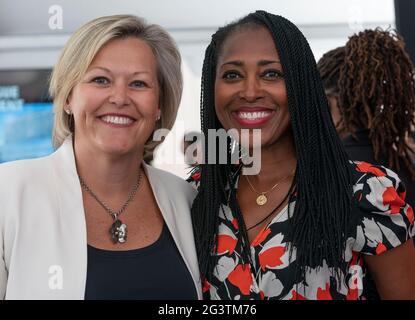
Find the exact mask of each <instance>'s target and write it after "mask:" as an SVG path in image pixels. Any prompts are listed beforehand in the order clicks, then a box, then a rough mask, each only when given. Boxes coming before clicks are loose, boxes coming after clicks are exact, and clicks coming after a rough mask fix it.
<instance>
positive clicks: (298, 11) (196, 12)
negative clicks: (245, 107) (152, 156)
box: [0, 0, 395, 176]
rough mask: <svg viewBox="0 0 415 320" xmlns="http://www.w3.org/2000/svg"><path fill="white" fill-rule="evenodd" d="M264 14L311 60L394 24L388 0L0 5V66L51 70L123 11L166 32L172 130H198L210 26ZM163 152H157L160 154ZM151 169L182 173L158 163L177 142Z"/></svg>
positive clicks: (3, 1) (47, 0)
mask: <svg viewBox="0 0 415 320" xmlns="http://www.w3.org/2000/svg"><path fill="white" fill-rule="evenodd" d="M52 5H59V6H61V8H62V13H63V28H62V29H58V30H51V29H50V27H49V18H50V14H49V8H50V7H51V6H52ZM257 9H264V10H268V11H270V12H273V13H276V14H280V15H283V16H285V17H287V18H288V19H290V20H291V21H293V22H294V23H295V24H297V25H298V26H299V28H300V29H301V30H302V31H303V33H304V34H305V36H306V37H307V39H308V40H309V42H310V45H311V48H312V50H313V52H314V55H315V57H316V58H317V59H318V58H320V57H321V55H322V54H323V53H324V52H326V51H328V50H330V49H332V48H335V47H337V46H340V45H343V44H344V43H345V42H346V41H347V37H348V36H350V35H351V34H353V33H354V32H356V31H358V30H362V29H365V28H374V27H377V26H381V27H384V28H385V27H389V26H392V27H394V19H395V18H394V6H393V0H331V1H330V0H313V1H310V0H290V1H286V0H256V1H255V2H254V1H252V0H210V1H206V0H152V1H148V0H146V1H144V0H119V1H114V0H35V1H28V0H0V69H21V68H24V69H27V68H45V67H46V68H50V67H52V66H53V64H54V63H55V61H56V59H57V56H58V54H59V51H60V50H61V48H62V46H63V44H64V43H65V41H66V40H67V38H68V36H69V34H71V33H72V32H73V31H74V30H75V29H76V28H78V27H79V26H80V25H82V24H83V23H85V22H86V21H88V20H91V19H93V18H95V17H98V16H102V15H109V14H117V13H118V14H119V13H129V14H136V15H140V16H143V17H145V18H146V19H147V20H148V21H149V22H153V23H158V24H160V25H162V26H163V27H165V28H167V30H168V31H169V32H171V34H172V36H173V37H174V38H175V39H176V41H177V43H178V45H179V49H180V51H181V53H182V56H183V60H184V65H183V72H184V79H185V88H184V94H183V101H182V105H181V107H180V111H179V115H178V123H177V126H176V127H180V125H179V124H180V123H183V124H184V130H186V131H190V130H197V129H199V128H200V120H199V112H198V110H199V96H200V94H199V93H200V89H199V83H200V80H199V79H200V74H201V66H202V61H203V54H204V50H205V48H206V46H207V44H208V42H209V40H210V35H211V34H212V33H213V32H214V31H215V30H216V28H217V27H219V26H221V25H223V24H225V23H228V22H231V21H233V20H235V19H237V18H239V17H241V16H243V15H245V14H247V13H249V12H252V11H255V10H257ZM163 149H164V150H163ZM163 149H162V150H159V151H158V158H157V159H156V161H155V162H156V165H158V166H161V167H164V168H167V169H168V170H170V171H172V172H175V173H176V174H178V175H182V176H183V175H184V172H185V171H184V165H183V164H181V165H172V164H170V165H167V164H163V162H166V161H164V160H168V158H169V156H170V158H172V157H171V155H172V152H173V151H175V152H176V153H177V154H178V153H179V152H180V149H179V142H178V141H173V139H172V136H169V137H168V139H167V140H166V142H165V143H164V144H163Z"/></svg>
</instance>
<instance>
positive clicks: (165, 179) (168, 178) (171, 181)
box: [146, 165, 196, 197]
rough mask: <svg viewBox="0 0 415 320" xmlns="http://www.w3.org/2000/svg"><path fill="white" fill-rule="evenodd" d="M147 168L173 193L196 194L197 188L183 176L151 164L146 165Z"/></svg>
mask: <svg viewBox="0 0 415 320" xmlns="http://www.w3.org/2000/svg"><path fill="white" fill-rule="evenodd" d="M146 168H147V171H148V172H149V173H150V174H151V176H152V177H157V178H158V180H159V182H160V183H161V184H162V185H163V186H164V187H165V188H167V189H168V190H169V191H171V192H172V195H179V194H185V195H187V196H190V197H194V196H195V195H196V190H195V189H194V188H192V187H191V186H190V185H189V184H188V183H187V182H186V180H184V179H182V178H181V177H179V176H177V175H175V174H173V173H170V172H168V171H165V170H163V169H159V168H156V167H153V166H150V165H146Z"/></svg>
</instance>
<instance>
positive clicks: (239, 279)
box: [228, 264, 252, 296]
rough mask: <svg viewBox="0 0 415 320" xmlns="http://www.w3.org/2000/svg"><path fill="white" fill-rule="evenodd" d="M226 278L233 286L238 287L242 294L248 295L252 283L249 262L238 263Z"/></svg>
mask: <svg viewBox="0 0 415 320" xmlns="http://www.w3.org/2000/svg"><path fill="white" fill-rule="evenodd" d="M228 280H229V282H230V283H232V284H233V285H234V286H236V287H238V288H239V290H240V291H241V293H242V294H243V295H246V296H247V295H249V291H250V289H251V285H252V275H251V269H250V267H249V264H244V265H241V264H239V265H238V266H237V267H236V268H235V270H233V271H232V272H231V273H230V274H229V276H228Z"/></svg>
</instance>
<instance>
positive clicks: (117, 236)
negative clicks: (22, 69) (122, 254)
mask: <svg viewBox="0 0 415 320" xmlns="http://www.w3.org/2000/svg"><path fill="white" fill-rule="evenodd" d="M109 231H110V235H111V239H112V241H113V242H114V243H124V242H126V241H127V225H125V224H124V223H122V221H121V220H118V219H116V220H115V221H114V223H113V224H112V225H111V228H110V230H109Z"/></svg>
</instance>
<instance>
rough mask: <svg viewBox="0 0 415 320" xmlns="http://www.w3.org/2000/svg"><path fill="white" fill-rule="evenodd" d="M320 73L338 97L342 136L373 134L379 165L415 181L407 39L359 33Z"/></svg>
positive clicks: (413, 84)
mask: <svg viewBox="0 0 415 320" xmlns="http://www.w3.org/2000/svg"><path fill="white" fill-rule="evenodd" d="M318 68H319V71H320V74H321V77H322V80H323V83H324V86H325V88H326V93H327V94H329V95H330V94H333V95H334V96H337V104H338V108H339V111H340V114H341V120H340V122H339V133H340V134H345V133H346V134H351V135H352V136H354V135H355V134H356V132H357V131H358V130H362V129H368V130H369V132H368V134H369V139H370V141H371V144H372V147H373V154H374V159H375V160H376V161H377V162H385V163H382V164H384V165H386V166H388V167H390V168H391V169H393V170H395V171H398V172H399V171H400V170H402V169H405V171H408V172H409V176H410V177H412V180H415V166H414V164H413V160H412V158H413V156H414V152H415V150H414V149H413V148H411V146H410V141H409V140H408V138H412V136H413V130H414V126H415V79H414V76H415V75H414V65H413V63H412V61H411V59H410V57H409V55H408V53H407V52H406V51H405V43H404V41H403V40H402V38H401V37H400V36H399V35H398V34H396V33H394V32H392V31H383V30H381V29H380V28H377V29H375V30H365V31H363V32H359V33H358V34H356V35H353V36H352V37H350V38H349V40H348V42H347V44H346V46H344V47H339V48H336V49H334V50H331V51H329V52H327V53H326V54H325V55H323V57H322V58H321V59H320V61H319V62H318ZM383 158H384V160H385V161H381V159H383ZM356 160H359V159H356ZM361 160H363V159H361Z"/></svg>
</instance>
